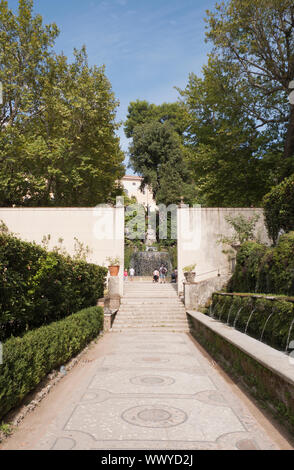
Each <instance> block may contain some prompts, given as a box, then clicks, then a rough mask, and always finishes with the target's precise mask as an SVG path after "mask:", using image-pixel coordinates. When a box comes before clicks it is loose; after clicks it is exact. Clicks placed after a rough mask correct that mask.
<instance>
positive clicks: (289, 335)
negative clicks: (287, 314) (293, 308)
mask: <svg viewBox="0 0 294 470" xmlns="http://www.w3.org/2000/svg"><path fill="white" fill-rule="evenodd" d="M293 327H294V319H293V321H292V323H291V326H290V328H289V334H288V338H287V344H286V351H285V353H286V354H287V353H288V349H289V344H290V338H291V333H292V330H293Z"/></svg>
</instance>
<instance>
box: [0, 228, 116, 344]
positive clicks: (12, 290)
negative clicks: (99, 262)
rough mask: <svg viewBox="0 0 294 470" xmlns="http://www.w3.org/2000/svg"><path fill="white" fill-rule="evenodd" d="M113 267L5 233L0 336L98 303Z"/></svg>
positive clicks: (0, 244)
mask: <svg viewBox="0 0 294 470" xmlns="http://www.w3.org/2000/svg"><path fill="white" fill-rule="evenodd" d="M106 275H107V269H106V268H103V267H100V266H96V265H94V264H89V263H86V262H85V261H74V260H73V259H72V258H70V257H69V256H62V255H60V254H58V253H56V252H47V251H46V250H44V249H43V248H42V247H40V246H38V245H36V244H34V243H28V242H24V241H22V240H19V239H18V238H16V237H14V236H11V235H7V234H0V341H3V340H5V339H7V338H9V337H10V336H12V335H13V336H19V335H20V334H23V333H24V332H25V331H28V330H31V329H33V328H38V327H40V326H42V325H47V324H49V323H51V322H53V321H56V320H59V319H62V318H65V317H66V316H68V315H71V314H72V313H75V312H78V311H79V310H81V309H83V308H87V307H91V306H93V305H96V304H97V300H98V299H99V298H101V297H103V293H104V286H105V280H106Z"/></svg>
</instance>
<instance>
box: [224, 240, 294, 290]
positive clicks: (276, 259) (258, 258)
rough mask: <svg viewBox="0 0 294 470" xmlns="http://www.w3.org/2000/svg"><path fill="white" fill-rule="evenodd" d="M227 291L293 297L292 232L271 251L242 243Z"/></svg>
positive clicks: (259, 246) (249, 243) (293, 252)
mask: <svg viewBox="0 0 294 470" xmlns="http://www.w3.org/2000/svg"><path fill="white" fill-rule="evenodd" d="M227 291H228V292H252V293H263V294H275V295H287V296H294V232H290V233H288V234H286V235H283V236H281V237H280V239H279V242H278V244H277V245H276V246H275V247H272V248H269V247H266V246H265V245H260V244H258V243H255V242H246V243H244V244H243V245H242V246H241V248H240V251H239V253H238V255H237V264H236V269H235V272H234V274H233V276H232V278H231V280H230V281H229V283H228V286H227Z"/></svg>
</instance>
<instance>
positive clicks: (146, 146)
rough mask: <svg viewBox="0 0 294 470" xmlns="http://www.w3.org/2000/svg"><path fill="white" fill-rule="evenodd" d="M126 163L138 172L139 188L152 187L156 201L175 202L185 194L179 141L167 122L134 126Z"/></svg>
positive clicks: (181, 152) (167, 203)
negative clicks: (140, 176)
mask: <svg viewBox="0 0 294 470" xmlns="http://www.w3.org/2000/svg"><path fill="white" fill-rule="evenodd" d="M130 166H131V167H132V168H133V170H134V171H135V172H136V173H138V174H140V175H142V177H143V183H142V189H143V188H144V187H145V186H146V185H147V186H150V187H151V188H152V192H153V196H154V199H155V200H156V202H157V204H166V205H169V204H176V203H178V202H179V201H180V199H181V196H182V195H185V192H186V183H185V179H186V177H187V175H186V174H185V170H186V168H185V163H184V155H183V151H182V147H181V141H180V137H179V136H178V135H177V134H176V133H175V131H174V130H173V128H172V127H171V125H170V124H169V123H164V124H161V123H160V122H157V121H151V122H147V123H145V124H142V125H139V126H136V127H135V128H134V132H133V143H132V144H131V146H130ZM187 193H188V191H187Z"/></svg>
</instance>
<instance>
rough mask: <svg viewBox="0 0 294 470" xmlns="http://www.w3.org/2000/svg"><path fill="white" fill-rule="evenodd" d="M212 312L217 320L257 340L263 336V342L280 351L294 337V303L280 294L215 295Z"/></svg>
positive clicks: (283, 349) (284, 348)
mask: <svg viewBox="0 0 294 470" xmlns="http://www.w3.org/2000/svg"><path fill="white" fill-rule="evenodd" d="M210 313H211V314H213V316H214V317H215V318H217V319H218V320H220V321H222V322H224V323H227V324H229V325H230V326H234V327H235V328H236V329H237V330H239V331H241V332H243V333H244V332H246V333H247V334H248V335H250V336H252V337H253V338H255V339H258V340H261V339H262V341H263V342H264V343H266V344H268V345H269V346H272V347H273V348H276V349H279V350H281V351H285V350H286V348H287V346H289V344H290V342H291V341H293V340H294V327H293V328H292V333H291V335H290V336H289V333H290V329H291V326H292V325H293V320H294V304H293V302H290V301H287V300H283V299H281V298H279V297H276V299H275V300H269V299H267V298H266V297H264V298H257V297H252V296H250V295H249V294H248V295H245V294H239V295H238V294H236V295H220V294H214V295H213V301H212V308H211V312H210Z"/></svg>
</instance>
